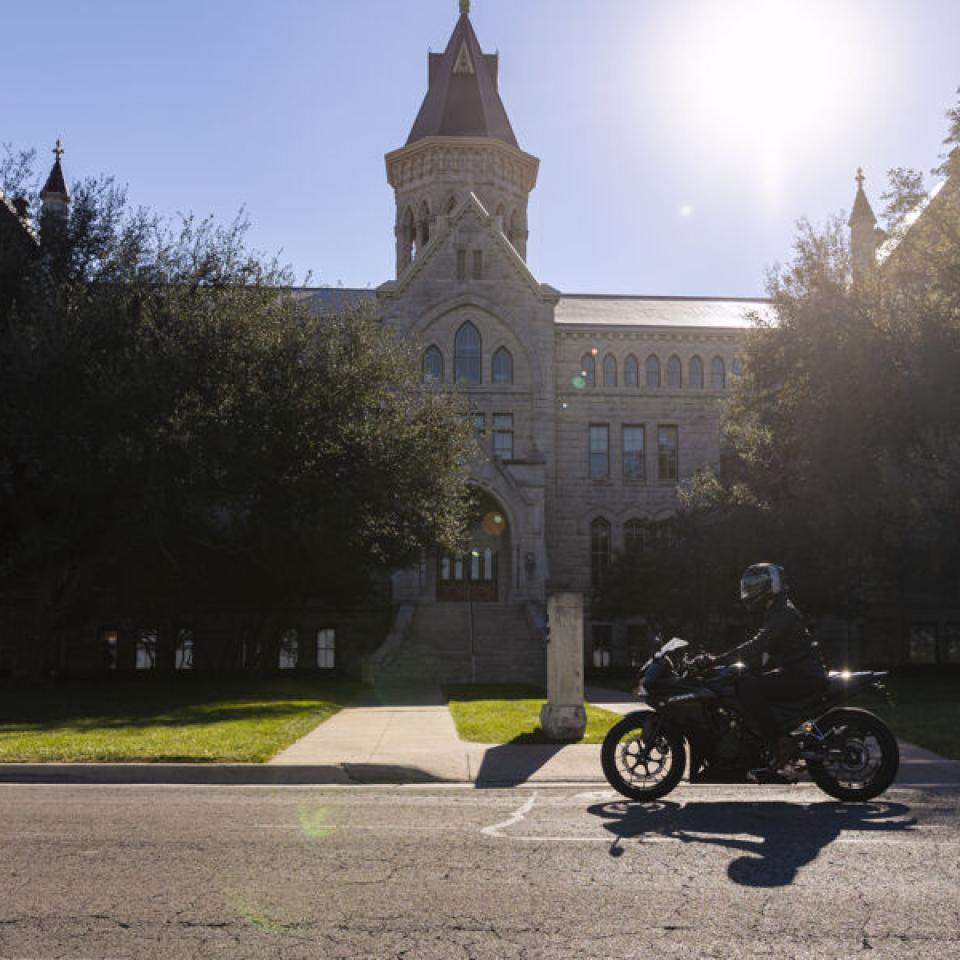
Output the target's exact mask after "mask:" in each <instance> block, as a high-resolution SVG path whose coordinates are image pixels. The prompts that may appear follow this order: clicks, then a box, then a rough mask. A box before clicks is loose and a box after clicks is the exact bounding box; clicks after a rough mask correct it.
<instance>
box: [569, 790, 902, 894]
mask: <svg viewBox="0 0 960 960" xmlns="http://www.w3.org/2000/svg"><path fill="white" fill-rule="evenodd" d="M587 812H588V813H591V814H592V815H593V816H596V817H601V818H603V819H604V820H606V821H607V822H606V823H604V828H605V829H606V830H608V831H609V832H610V833H611V834H612V835H613V841H612V843H611V845H610V851H609V852H610V855H611V856H614V857H618V856H621V855H622V854H623V852H624V850H623V847H622V845H621V844H622V841H624V840H637V841H640V842H643V841H644V840H647V841H648V842H649V841H653V842H656V841H657V840H658V839H666V840H673V841H676V842H679V843H690V844H707V845H710V846H716V847H726V848H728V849H730V850H736V851H741V852H742V853H743V854H744V855H743V856H740V857H737V858H735V859H734V860H732V861H731V862H730V863H729V864H728V866H727V876H728V877H729V878H730V880H732V881H733V882H734V883H737V884H740V885H741V886H746V887H783V886H789V885H790V884H792V883H793V882H794V880H795V879H796V876H797V872H798V871H799V870H800V868H801V867H803V866H805V865H806V864H808V863H811V862H812V861H813V860H815V859H816V858H817V857H818V856H819V855H820V852H821V851H822V850H824V848H826V847H828V846H829V845H830V844H831V843H833V842H834V841H835V840H836V839H837V838H838V837H840V836H841V835H842V834H843V833H844V832H849V833H851V834H854V833H860V832H868V831H870V832H875V831H884V832H894V831H911V830H913V829H914V828H915V827H916V825H917V818H916V817H908V815H909V814H910V807H908V806H905V805H904V804H902V803H880V802H877V803H862V804H845V803H838V802H834V801H827V802H822V803H810V804H798V803H785V802H769V803H767V802H763V803H755V802H747V803H743V802H718V803H703V802H694V803H676V802H673V801H668V800H661V801H659V802H657V803H649V804H631V803H627V802H622V803H619V802H614V803H601V804H595V805H593V806H591V807H589V808H588V811H587Z"/></svg>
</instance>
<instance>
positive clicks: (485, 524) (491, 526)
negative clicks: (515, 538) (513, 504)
mask: <svg viewBox="0 0 960 960" xmlns="http://www.w3.org/2000/svg"><path fill="white" fill-rule="evenodd" d="M506 525H507V521H506V520H505V519H504V518H503V514H502V513H497V512H496V511H494V510H491V511H490V512H489V513H488V514H486V515H485V516H484V518H483V519H482V520H481V521H480V526H481V528H482V529H483V532H484V533H488V534H490V536H492V537H499V536H500V535H501V534H502V533H503V531H504V529H505V528H506Z"/></svg>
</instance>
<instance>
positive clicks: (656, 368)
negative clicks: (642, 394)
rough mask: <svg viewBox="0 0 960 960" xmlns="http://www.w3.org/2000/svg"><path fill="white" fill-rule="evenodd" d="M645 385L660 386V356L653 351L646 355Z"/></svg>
mask: <svg viewBox="0 0 960 960" xmlns="http://www.w3.org/2000/svg"><path fill="white" fill-rule="evenodd" d="M647 386H648V387H659V386H660V358H659V357H658V356H657V355H656V354H654V353H651V354H650V356H649V357H647Z"/></svg>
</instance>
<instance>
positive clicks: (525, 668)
mask: <svg viewBox="0 0 960 960" xmlns="http://www.w3.org/2000/svg"><path fill="white" fill-rule="evenodd" d="M471 607H472V610H471ZM471 616H472V618H473V654H474V655H473V658H471V655H470V652H471V651H470V618H471ZM371 661H372V666H373V669H372V670H371V676H370V679H371V681H373V682H375V683H384V682H388V681H389V682H392V683H440V684H443V683H470V682H471V681H472V680H476V682H477V683H535V684H537V685H540V686H543V685H545V684H546V650H545V646H544V642H543V638H542V637H541V636H540V635H539V634H538V633H537V632H536V631H535V630H534V629H533V628H531V627H530V626H529V625H528V623H527V617H526V614H525V611H524V607H523V605H522V603H518V604H512V605H506V604H498V603H474V604H472V605H470V604H466V603H434V602H422V603H420V604H418V605H417V607H416V609H415V610H414V611H413V616H412V620H411V621H410V622H409V625H408V627H407V628H406V629H405V631H404V636H403V638H402V641H401V642H396V643H393V644H392V646H391V648H390V649H389V650H383V651H382V652H381V651H378V655H376V656H375V658H371Z"/></svg>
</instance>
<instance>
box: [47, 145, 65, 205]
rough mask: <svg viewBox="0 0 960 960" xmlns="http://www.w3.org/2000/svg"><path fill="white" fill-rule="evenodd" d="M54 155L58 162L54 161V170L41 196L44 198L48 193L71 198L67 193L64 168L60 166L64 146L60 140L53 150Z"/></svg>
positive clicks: (51, 171)
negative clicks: (60, 194)
mask: <svg viewBox="0 0 960 960" xmlns="http://www.w3.org/2000/svg"><path fill="white" fill-rule="evenodd" d="M53 153H54V154H55V156H56V160H54V161H53V168H52V169H51V170H50V175H49V176H48V177H47V182H46V183H45V184H44V185H43V189H42V190H41V191H40V196H41V197H42V196H43V195H44V194H47V193H62V194H63V195H64V196H65V197H69V196H70V194H69V193H68V191H67V184H66V181H65V180H64V179H63V168H62V167H61V166H60V158H61V157H62V156H63V145H62V144H61V143H60V141H59V140H57V145H56V146H55V147H54V148H53Z"/></svg>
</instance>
